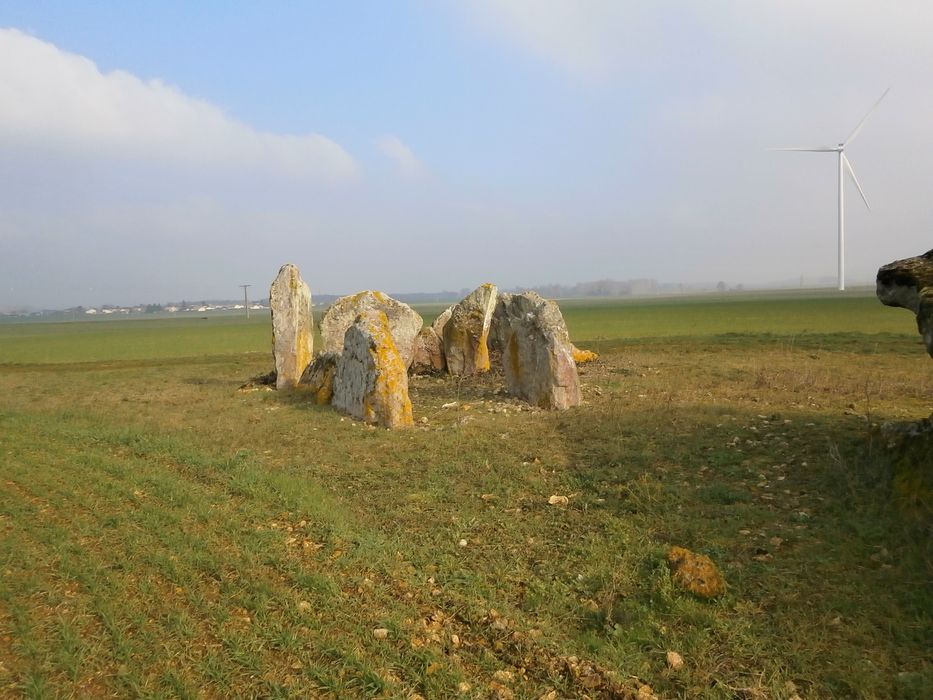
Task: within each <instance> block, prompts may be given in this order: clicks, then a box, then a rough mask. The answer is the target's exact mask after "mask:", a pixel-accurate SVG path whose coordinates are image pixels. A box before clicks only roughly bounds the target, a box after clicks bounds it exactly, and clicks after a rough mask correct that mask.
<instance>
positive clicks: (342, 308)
mask: <svg viewBox="0 0 933 700" xmlns="http://www.w3.org/2000/svg"><path fill="white" fill-rule="evenodd" d="M370 310H376V311H382V312H383V313H384V314H385V315H386V317H387V318H388V319H389V328H390V330H391V332H392V338H393V340H394V341H395V347H396V348H397V349H398V351H399V352H400V353H401V354H402V359H403V360H404V361H405V367H406V368H408V367H410V366H411V362H412V359H414V354H415V348H414V345H415V337H416V336H417V335H418V331H420V330H421V327H422V326H423V325H424V320H423V319H422V318H421V315H420V314H419V313H418V312H417V311H415V310H414V309H412V308H411V307H410V306H409V305H408V304H405V303H402V302H400V301H398V300H397V299H393V298H392V297H390V296H389V295H387V294H383V293H382V292H374V291H369V290H367V291H365V292H360V293H359V294H352V295H350V296H346V297H340V298H339V299H338V300H337V301H335V302H334V303H333V304H331V306H330V308H329V309H327V311H325V312H324V316H323V317H322V318H321V339H322V340H323V341H324V351H325V352H340V351H341V350H342V349H343V343H344V336H345V335H346V332H347V329H348V328H349V327H350V326H351V325H353V323H354V321H355V320H356V317H357V316H359V315H360V314H362V313H364V312H366V311H370Z"/></svg>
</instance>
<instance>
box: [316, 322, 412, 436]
mask: <svg viewBox="0 0 933 700" xmlns="http://www.w3.org/2000/svg"><path fill="white" fill-rule="evenodd" d="M332 404H333V406H334V407H335V408H337V409H338V410H341V411H343V412H345V413H348V414H350V415H351V416H353V417H354V418H359V419H361V420H364V421H366V422H367V423H376V424H378V425H382V426H385V427H386V428H401V427H405V426H408V425H412V423H413V419H412V412H411V400H410V399H409V397H408V370H407V368H406V367H405V361H404V360H403V359H402V355H401V353H400V352H399V351H398V349H397V348H396V346H395V340H394V338H393V337H392V331H391V329H390V327H389V319H388V317H387V316H386V314H385V312H384V311H379V310H376V309H370V310H368V311H364V312H363V313H362V314H360V315H359V316H357V318H356V320H355V321H354V322H353V324H352V325H350V327H349V328H347V331H346V333H345V334H344V343H343V352H342V353H341V354H340V357H339V358H338V359H337V371H336V373H335V375H334V395H333V399H332Z"/></svg>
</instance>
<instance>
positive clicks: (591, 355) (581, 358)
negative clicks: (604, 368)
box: [573, 346, 599, 365]
mask: <svg viewBox="0 0 933 700" xmlns="http://www.w3.org/2000/svg"><path fill="white" fill-rule="evenodd" d="M598 358H599V355H598V354H597V353H595V352H593V351H592V350H581V349H580V348H578V347H576V346H574V348H573V361H574V362H576V363H577V364H578V365H582V364H583V363H585V362H593V361H594V360H596V359H598Z"/></svg>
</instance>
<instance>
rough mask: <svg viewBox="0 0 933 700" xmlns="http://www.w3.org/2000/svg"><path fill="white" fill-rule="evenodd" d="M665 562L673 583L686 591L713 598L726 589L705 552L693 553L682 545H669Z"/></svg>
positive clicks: (724, 581)
mask: <svg viewBox="0 0 933 700" xmlns="http://www.w3.org/2000/svg"><path fill="white" fill-rule="evenodd" d="M667 563H668V565H669V566H670V567H671V578H672V579H673V581H674V583H675V584H677V585H678V586H680V587H681V588H683V589H684V590H686V591H690V592H691V593H693V594H695V595H698V596H700V597H701V598H715V597H716V596H718V595H722V594H723V593H725V591H726V580H725V579H724V578H723V575H722V573H721V572H720V571H719V568H718V567H717V566H716V565H715V564H714V563H713V560H712V559H710V558H709V557H708V556H706V555H705V554H695V553H694V552H691V551H690V550H689V549H686V548H684V547H671V549H670V550H669V551H668V553H667Z"/></svg>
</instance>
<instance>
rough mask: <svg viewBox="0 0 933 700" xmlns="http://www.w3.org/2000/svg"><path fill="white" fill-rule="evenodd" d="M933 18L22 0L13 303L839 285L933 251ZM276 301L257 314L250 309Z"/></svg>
mask: <svg viewBox="0 0 933 700" xmlns="http://www.w3.org/2000/svg"><path fill="white" fill-rule="evenodd" d="M931 33H933V5H931V4H930V3H929V2H923V1H920V0H917V1H907V0H905V1H903V2H898V3H896V4H881V3H875V2H867V1H863V0H859V1H856V2H842V1H836V0H824V1H823V2H820V3H816V4H814V3H808V2H802V1H797V0H792V1H789V2H782V3H765V2H751V3H748V2H746V3H735V2H703V3H665V4H664V6H663V7H660V6H658V7H655V6H653V5H652V6H645V5H644V4H642V3H628V2H612V1H611V0H606V1H601V0H591V1H584V0H575V1H574V0H553V1H551V2H533V1H532V0H481V1H479V2H471V3H467V2H453V1H451V2H440V3H428V2H422V1H420V0H410V1H399V2H395V3H363V2H347V3H314V4H308V5H303V6H302V7H292V6H291V5H288V4H285V3H282V4H264V5H263V6H261V7H260V6H255V7H236V8H235V9H234V8H233V6H231V5H230V4H228V3H219V2H218V3H202V4H200V6H199V7H190V6H189V5H188V4H187V3H170V2H166V3H158V4H154V5H152V6H150V7H138V6H132V5H125V4H122V3H103V4H100V5H86V4H83V3H81V4H74V3H54V2H53V3H42V4H41V5H40V4H37V3H29V2H8V3H4V6H3V7H2V8H0V252H2V254H0V306H11V305H20V304H23V305H31V306H49V307H56V306H57V307H61V306H68V305H73V304H84V305H87V306H91V305H99V304H102V303H115V304H122V303H127V304H128V303H138V302H141V301H153V302H158V301H166V300H169V299H177V298H180V297H181V296H186V297H188V298H205V299H209V298H235V297H236V296H237V290H238V287H237V285H239V284H243V283H251V284H253V285H255V288H256V290H257V296H262V295H264V294H265V293H266V289H267V285H268V284H269V282H271V280H272V278H273V277H274V275H275V272H276V271H277V270H278V267H279V265H281V264H282V263H284V262H287V261H290V262H294V263H296V264H297V265H298V266H299V267H300V268H301V269H302V272H303V274H304V276H305V277H306V278H307V279H308V281H309V282H310V284H311V285H312V289H313V291H315V292H337V293H344V292H350V291H355V290H357V289H362V288H381V289H386V290H392V291H396V292H414V291H430V290H439V289H451V288H453V289H458V288H461V287H468V288H472V287H473V286H475V285H476V284H478V283H480V282H483V281H485V280H492V281H495V282H497V283H499V284H501V285H503V286H513V285H536V284H543V283H546V282H557V283H562V284H573V283H574V282H578V281H583V280H592V279H601V278H615V279H631V278H656V279H658V280H661V281H672V282H673V281H676V282H684V283H691V282H699V281H715V280H725V281H727V282H728V283H729V284H735V283H739V282H741V283H745V284H749V283H752V282H754V281H760V282H762V283H766V282H769V281H773V280H781V279H796V278H798V277H799V276H800V275H803V276H805V277H806V278H810V279H816V278H820V277H827V276H833V275H834V274H835V269H836V238H835V236H836V202H835V196H836V162H835V159H834V158H830V157H828V156H826V155H825V154H810V153H800V154H797V153H769V152H767V151H766V150H765V149H766V148H768V147H775V146H801V145H819V144H835V143H838V142H840V141H842V140H843V139H844V138H845V137H846V136H847V135H848V134H849V132H850V131H851V130H852V129H853V127H854V126H855V125H856V123H857V122H858V120H859V119H860V118H861V117H862V115H863V114H864V113H865V111H867V109H868V108H869V107H870V106H871V105H872V103H873V102H874V101H875V100H876V99H877V98H878V96H879V95H880V94H881V93H882V92H883V91H884V89H885V88H887V87H889V86H891V88H892V89H891V92H890V94H889V95H888V97H887V98H886V99H885V101H884V102H883V103H882V104H881V106H880V107H879V108H878V110H877V111H876V112H875V113H874V114H873V115H872V117H871V119H870V120H869V121H868V122H867V123H866V125H865V128H864V129H863V130H862V132H861V133H860V134H859V137H858V140H857V141H855V142H854V143H853V145H852V146H851V147H850V148H847V151H846V152H847V154H848V157H849V158H850V159H851V161H852V163H853V165H854V166H855V169H856V171H857V172H858V175H859V179H860V181H861V184H862V186H863V188H864V189H865V191H866V195H867V196H868V199H869V201H870V202H871V204H872V209H873V210H872V212H871V213H870V214H869V213H868V212H867V211H866V210H865V208H864V206H863V205H862V203H861V202H860V201H859V200H858V196H857V193H856V192H855V190H854V188H852V187H849V189H848V190H847V210H846V216H847V220H846V222H847V227H846V235H847V276H848V278H849V279H850V280H851V281H852V282H856V281H860V280H862V281H864V280H869V279H872V278H873V276H874V273H875V271H876V270H877V268H878V267H879V266H880V265H882V264H884V263H886V262H889V261H890V260H893V259H895V258H901V257H907V256H912V255H916V254H919V253H922V252H924V251H925V250H927V249H929V248H930V247H933V208H931V206H930V201H931V197H930V194H931V191H933V166H931V163H933V127H931V124H930V115H931V114H933V88H931V84H930V80H929V76H930V75H933V44H931V42H930V41H929V37H930V35H931ZM259 290H261V291H259Z"/></svg>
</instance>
